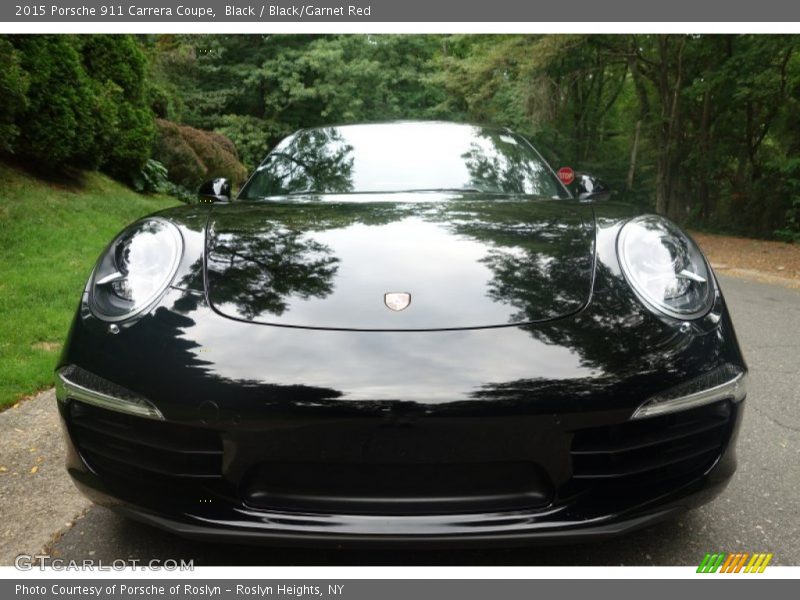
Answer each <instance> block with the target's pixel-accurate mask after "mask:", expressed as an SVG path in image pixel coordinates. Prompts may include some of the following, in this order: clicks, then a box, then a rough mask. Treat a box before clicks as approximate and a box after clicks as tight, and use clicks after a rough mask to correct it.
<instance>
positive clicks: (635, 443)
mask: <svg viewBox="0 0 800 600" xmlns="http://www.w3.org/2000/svg"><path fill="white" fill-rule="evenodd" d="M730 425H731V406H730V403H729V402H727V401H726V402H720V403H716V404H712V405H709V406H703V407H700V408H696V409H692V410H687V411H683V412H678V413H673V414H670V415H664V416H661V417H653V418H649V419H642V420H640V421H628V422H625V423H620V424H615V425H609V426H605V427H596V428H592V429H583V430H579V431H576V432H575V435H574V438H573V441H572V449H571V455H572V467H573V479H574V480H576V481H587V480H592V481H595V482H599V481H603V480H606V481H614V482H619V481H624V482H625V483H645V482H647V481H651V480H654V479H657V480H659V481H663V480H664V479H665V478H669V477H673V476H674V477H682V476H686V475H691V474H700V473H702V472H703V471H704V470H705V469H707V468H708V467H709V466H710V465H711V464H713V462H714V461H715V460H716V459H717V458H718V457H719V456H720V454H722V451H723V449H724V446H725V443H726V442H727V440H728V436H729V434H730V429H731V427H730Z"/></svg>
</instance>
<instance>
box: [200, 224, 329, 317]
mask: <svg viewBox="0 0 800 600" xmlns="http://www.w3.org/2000/svg"><path fill="white" fill-rule="evenodd" d="M210 247H211V250H210V252H209V254H208V264H207V272H208V285H209V289H210V290H212V292H211V294H212V297H213V299H214V303H215V304H216V305H223V304H233V305H234V307H235V311H236V312H237V313H238V314H239V315H241V317H242V318H245V319H248V320H253V319H255V318H256V317H258V316H259V315H263V314H272V315H281V314H283V312H284V311H286V309H287V308H288V303H287V298H289V297H295V298H297V297H299V298H303V299H307V298H311V297H317V298H324V297H325V296H327V295H328V294H330V293H331V291H332V290H333V284H332V281H333V277H334V276H335V274H336V271H337V268H338V267H337V265H336V263H337V262H338V261H339V259H338V258H336V257H335V256H331V250H330V248H328V247H327V246H325V245H324V244H321V243H319V242H317V241H315V240H314V239H312V238H310V237H308V236H307V235H305V234H303V233H301V232H300V231H297V230H295V229H290V228H287V227H285V226H281V225H279V224H275V223H262V224H261V227H259V228H250V229H247V230H245V231H240V232H231V233H220V234H216V235H214V239H213V244H210Z"/></svg>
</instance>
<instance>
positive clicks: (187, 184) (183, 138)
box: [153, 119, 247, 190]
mask: <svg viewBox="0 0 800 600" xmlns="http://www.w3.org/2000/svg"><path fill="white" fill-rule="evenodd" d="M156 127H157V129H158V135H157V140H156V144H155V150H154V153H153V156H154V158H155V159H156V160H158V161H159V162H161V163H163V164H164V165H165V166H166V167H167V171H168V176H169V180H170V181H172V182H173V183H175V184H177V185H180V186H182V187H184V188H186V189H189V190H196V189H197V188H198V187H199V186H200V184H201V183H203V182H204V181H206V180H207V179H211V178H213V177H227V178H228V179H230V180H231V182H232V183H233V185H234V187H236V186H238V185H240V184H241V183H242V182H243V181H244V179H245V177H246V176H247V170H246V169H245V167H244V165H242V163H241V162H240V161H239V157H238V156H237V154H236V148H235V147H234V145H233V143H232V142H231V140H230V139H228V138H226V137H225V136H223V135H221V134H219V133H213V132H210V131H204V130H202V129H195V128H194V127H188V126H186V125H178V124H176V123H173V122H171V121H165V120H164V119H156Z"/></svg>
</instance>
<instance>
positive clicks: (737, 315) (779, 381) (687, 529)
mask: <svg viewBox="0 0 800 600" xmlns="http://www.w3.org/2000/svg"><path fill="white" fill-rule="evenodd" d="M721 281H722V286H723V289H724V292H725V295H726V298H727V300H728V304H729V306H730V308H731V312H732V314H733V319H734V322H735V325H736V328H737V333H738V335H739V339H740V342H741V344H742V347H743V348H744V351H745V354H746V357H747V360H748V362H749V365H750V369H751V392H750V396H749V397H748V400H747V409H746V412H745V421H744V424H743V427H742V431H741V434H740V437H739V456H740V466H739V471H738V473H737V475H736V476H735V477H734V479H733V481H732V483H731V484H730V486H729V487H728V489H727V490H726V491H725V493H724V494H723V495H722V496H720V497H719V498H718V499H717V500H716V501H715V502H713V503H712V504H710V505H708V506H706V507H704V508H702V509H700V510H696V511H693V512H690V513H688V514H686V515H685V516H683V517H682V518H680V519H678V520H675V521H671V522H667V523H664V524H661V525H658V526H655V527H653V528H650V529H647V530H644V531H641V532H638V533H635V534H633V535H630V536H627V537H625V538H621V539H617V540H612V541H608V542H603V543H595V544H583V545H574V546H556V547H552V546H551V547H544V548H524V549H513V550H497V549H493V550H470V551H414V552H409V551H372V550H370V551H344V550H297V549H283V548H264V547H247V546H229V545H210V544H199V543H197V542H192V541H185V540H182V539H180V538H177V537H174V536H172V535H169V534H166V533H163V532H161V531H157V530H155V529H151V528H149V527H146V526H143V525H140V524H137V523H133V522H129V521H127V520H125V519H123V518H121V517H118V516H116V515H115V514H113V513H111V512H109V511H107V510H105V509H102V508H98V507H92V508H90V509H89V510H88V511H87V512H86V513H85V514H84V515H83V516H82V517H80V518H77V519H76V520H75V521H74V526H72V527H69V528H67V529H66V530H65V531H63V534H62V535H61V536H60V537H59V538H58V539H56V540H55V541H53V542H51V543H50V544H48V550H49V551H50V553H51V554H52V555H57V556H59V557H60V558H65V559H75V560H83V559H102V560H103V561H104V562H111V561H113V560H116V559H128V558H134V559H138V560H140V561H145V562H146V561H148V560H150V559H154V558H155V559H162V560H164V559H181V558H183V559H194V562H195V565H239V564H244V565H249V564H253V565H338V564H352V565H429V564H430V565H440V564H441V565H464V564H476V565H687V564H697V563H698V562H699V561H700V559H701V558H702V557H703V555H704V554H705V553H706V552H710V551H726V552H731V551H747V552H772V553H774V554H775V558H774V559H773V564H784V565H789V564H790V565H798V564H800V497H798V494H797V490H798V489H800V411H798V402H800V392H798V390H800V291H798V290H792V289H788V288H784V287H779V286H774V285H767V284H763V283H756V282H753V281H748V280H743V279H735V278H731V277H724V276H723V277H721ZM0 416H3V415H0ZM39 493H41V494H46V495H47V497H48V498H50V499H51V500H52V502H60V503H65V502H66V500H65V498H64V497H62V498H55V497H52V496H51V495H50V493H49V491H48V490H47V489H42V490H40V492H39ZM18 500H19V503H20V504H23V503H24V502H25V498H19V499H18ZM6 518H7V515H3V520H4V521H5V520H6ZM64 520H65V519H64V516H63V515H62V514H61V513H59V515H58V521H57V522H56V521H53V526H54V529H53V533H55V532H56V531H57V530H58V529H63V527H64V525H63V522H64ZM3 524H4V525H6V526H7V525H8V523H3ZM32 526H33V525H32V524H31V523H26V524H25V527H32ZM20 551H22V548H20Z"/></svg>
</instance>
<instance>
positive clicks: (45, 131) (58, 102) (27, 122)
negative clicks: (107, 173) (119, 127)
mask: <svg viewBox="0 0 800 600" xmlns="http://www.w3.org/2000/svg"><path fill="white" fill-rule="evenodd" d="M10 39H11V41H12V43H13V44H14V46H15V47H16V49H17V50H18V52H19V57H20V61H21V66H22V68H23V69H24V70H25V71H26V72H27V73H28V77H29V81H30V86H29V88H28V102H27V105H26V106H25V108H24V109H23V110H21V111H20V113H19V114H18V115H17V127H18V128H19V130H20V134H19V138H18V141H17V144H16V151H17V152H18V154H20V155H21V156H23V157H24V158H27V159H30V160H32V161H34V162H37V163H42V164H46V165H48V166H50V167H55V168H61V167H64V166H66V165H71V166H77V167H88V168H95V167H97V165H99V164H100V162H101V160H102V148H101V147H100V146H99V145H98V144H96V141H97V132H96V123H97V122H98V119H99V117H98V116H97V113H93V112H92V108H93V106H94V105H95V101H94V97H95V96H94V94H93V92H94V91H96V89H95V88H93V85H92V82H91V80H90V79H89V77H88V76H87V75H86V72H85V71H84V69H83V66H82V64H81V57H80V54H79V52H78V48H77V43H76V41H75V39H74V38H72V37H68V36H60V35H36V36H12V37H11V38H10Z"/></svg>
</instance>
